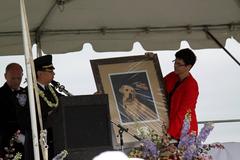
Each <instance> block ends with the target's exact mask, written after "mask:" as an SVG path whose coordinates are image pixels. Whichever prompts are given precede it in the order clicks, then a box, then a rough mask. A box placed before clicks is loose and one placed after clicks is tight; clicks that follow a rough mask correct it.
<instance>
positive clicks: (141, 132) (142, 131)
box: [137, 126, 150, 137]
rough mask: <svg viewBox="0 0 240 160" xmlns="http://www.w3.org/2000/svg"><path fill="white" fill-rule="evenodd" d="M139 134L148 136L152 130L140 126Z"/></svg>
mask: <svg viewBox="0 0 240 160" xmlns="http://www.w3.org/2000/svg"><path fill="white" fill-rule="evenodd" d="M137 135H139V136H141V137H148V136H149V135H150V130H149V128H148V127H146V126H143V127H140V128H138V129H137Z"/></svg>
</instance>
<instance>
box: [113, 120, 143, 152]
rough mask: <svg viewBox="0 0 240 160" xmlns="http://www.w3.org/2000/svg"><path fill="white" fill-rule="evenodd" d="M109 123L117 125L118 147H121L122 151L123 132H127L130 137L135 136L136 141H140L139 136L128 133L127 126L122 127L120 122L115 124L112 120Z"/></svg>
mask: <svg viewBox="0 0 240 160" xmlns="http://www.w3.org/2000/svg"><path fill="white" fill-rule="evenodd" d="M111 123H112V124H114V125H115V126H117V127H118V128H119V130H118V133H119V139H120V147H121V150H122V152H123V144H124V143H123V132H126V133H128V134H129V135H131V136H132V137H134V138H135V139H136V140H138V141H141V140H142V139H141V138H139V137H138V136H137V135H135V134H132V133H130V132H129V131H128V128H125V127H123V126H122V125H120V124H116V123H114V122H113V121H111Z"/></svg>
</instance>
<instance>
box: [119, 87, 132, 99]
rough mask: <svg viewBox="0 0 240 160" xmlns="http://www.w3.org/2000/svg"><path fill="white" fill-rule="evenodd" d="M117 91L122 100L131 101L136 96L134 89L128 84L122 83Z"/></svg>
mask: <svg viewBox="0 0 240 160" xmlns="http://www.w3.org/2000/svg"><path fill="white" fill-rule="evenodd" d="M119 92H120V93H121V94H122V95H123V102H124V103H127V102H132V101H133V100H134V99H135V97H136V91H135V89H134V88H133V87H131V86H129V85H122V86H121V87H120V88H119Z"/></svg>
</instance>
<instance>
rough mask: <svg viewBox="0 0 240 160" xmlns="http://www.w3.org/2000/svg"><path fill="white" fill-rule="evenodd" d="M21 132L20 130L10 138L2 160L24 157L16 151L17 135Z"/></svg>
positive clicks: (18, 159) (16, 159)
mask: <svg viewBox="0 0 240 160" xmlns="http://www.w3.org/2000/svg"><path fill="white" fill-rule="evenodd" d="M18 134H20V131H19V130H18V131H17V132H16V133H14V135H13V136H12V137H11V139H10V140H9V145H8V146H6V147H4V157H0V160H20V159H22V154H21V153H20V152H18V151H16V148H15V145H16V144H17V143H18V142H17V135H18Z"/></svg>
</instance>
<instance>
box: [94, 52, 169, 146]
mask: <svg viewBox="0 0 240 160" xmlns="http://www.w3.org/2000/svg"><path fill="white" fill-rule="evenodd" d="M90 63H91V67H92V71H93V74H94V78H95V82H96V86H97V90H98V92H100V93H105V94H108V99H109V111H110V117H111V121H112V122H113V124H115V125H113V137H115V141H116V145H119V143H120V139H119V136H118V134H119V129H120V128H119V126H117V125H121V126H123V127H124V128H126V129H127V130H128V132H129V133H130V134H128V133H124V134H123V140H124V143H130V142H134V141H136V138H134V136H135V135H136V136H137V135H138V132H139V131H138V130H139V128H141V127H148V129H150V130H154V131H155V132H156V133H159V134H161V133H162V124H163V123H164V124H166V125H168V111H167V108H168V107H167V99H166V95H165V87H164V83H163V76H162V72H161V68H160V64H159V61H158V57H157V55H156V54H153V56H145V55H143V56H130V57H119V58H108V59H96V60H90ZM116 124H117V125H116ZM132 135H134V136H132ZM114 145H115V144H114Z"/></svg>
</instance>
